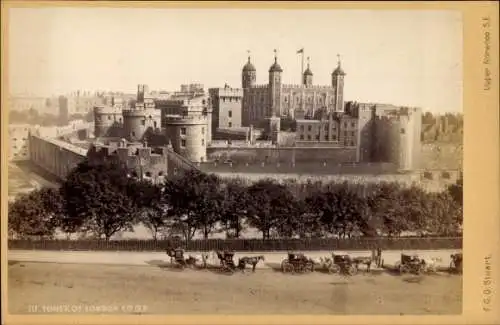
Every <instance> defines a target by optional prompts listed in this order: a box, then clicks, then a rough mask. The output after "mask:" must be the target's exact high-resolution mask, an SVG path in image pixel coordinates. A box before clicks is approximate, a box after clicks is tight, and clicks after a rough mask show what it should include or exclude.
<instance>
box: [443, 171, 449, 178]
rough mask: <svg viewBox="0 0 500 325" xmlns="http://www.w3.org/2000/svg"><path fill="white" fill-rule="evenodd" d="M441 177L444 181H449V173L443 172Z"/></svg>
mask: <svg viewBox="0 0 500 325" xmlns="http://www.w3.org/2000/svg"><path fill="white" fill-rule="evenodd" d="M441 177H442V178H444V179H450V173H448V172H443V173H442V174H441Z"/></svg>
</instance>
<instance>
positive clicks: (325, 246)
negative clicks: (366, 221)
mask: <svg viewBox="0 0 500 325" xmlns="http://www.w3.org/2000/svg"><path fill="white" fill-rule="evenodd" d="M179 246H180V247H183V248H184V249H186V250H188V251H207V250H224V249H229V250H234V251H290V250H294V251H295V250H296V251H318V250H371V249H375V248H381V249H383V250H436V249H461V248H462V238H461V237H445V238H443V237H435V238H433V237H400V238H387V237H384V238H356V239H335V238H325V239H323V238H315V239H272V240H265V241H264V240H261V239H208V240H192V241H190V242H183V241H171V240H158V241H154V240H110V241H108V242H106V241H104V240H27V239H16V240H13V239H12V240H9V242H8V247H9V249H10V250H16V249H17V250H65V251H164V250H165V249H166V248H168V247H179Z"/></svg>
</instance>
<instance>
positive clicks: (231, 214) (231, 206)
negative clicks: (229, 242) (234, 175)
mask: <svg viewBox="0 0 500 325" xmlns="http://www.w3.org/2000/svg"><path fill="white" fill-rule="evenodd" d="M223 190H224V200H223V203H222V213H221V221H222V223H223V224H224V227H225V229H226V234H227V235H228V236H229V237H234V238H239V237H240V233H241V231H242V230H243V224H242V221H243V220H242V219H243V217H244V216H246V215H247V212H248V209H247V208H248V204H249V200H250V197H249V196H248V191H247V187H246V186H245V184H244V183H243V182H242V181H241V180H238V179H230V180H227V181H226V182H225V183H224V188H223ZM230 232H231V233H230Z"/></svg>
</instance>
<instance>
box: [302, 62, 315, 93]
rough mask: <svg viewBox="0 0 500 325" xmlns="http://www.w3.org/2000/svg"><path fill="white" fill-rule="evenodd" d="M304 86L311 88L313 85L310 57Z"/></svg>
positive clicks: (304, 75) (303, 81) (303, 82)
mask: <svg viewBox="0 0 500 325" xmlns="http://www.w3.org/2000/svg"><path fill="white" fill-rule="evenodd" d="M302 84H303V85H304V86H306V87H310V86H312V84H313V73H312V71H311V68H310V61H309V57H307V69H306V71H304V74H303V75H302Z"/></svg>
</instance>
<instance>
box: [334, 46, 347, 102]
mask: <svg viewBox="0 0 500 325" xmlns="http://www.w3.org/2000/svg"><path fill="white" fill-rule="evenodd" d="M337 57H338V63H337V68H336V69H335V70H334V71H333V72H332V87H333V89H334V103H335V105H334V111H335V112H343V111H344V76H345V72H344V70H342V67H341V64H340V55H337Z"/></svg>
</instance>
